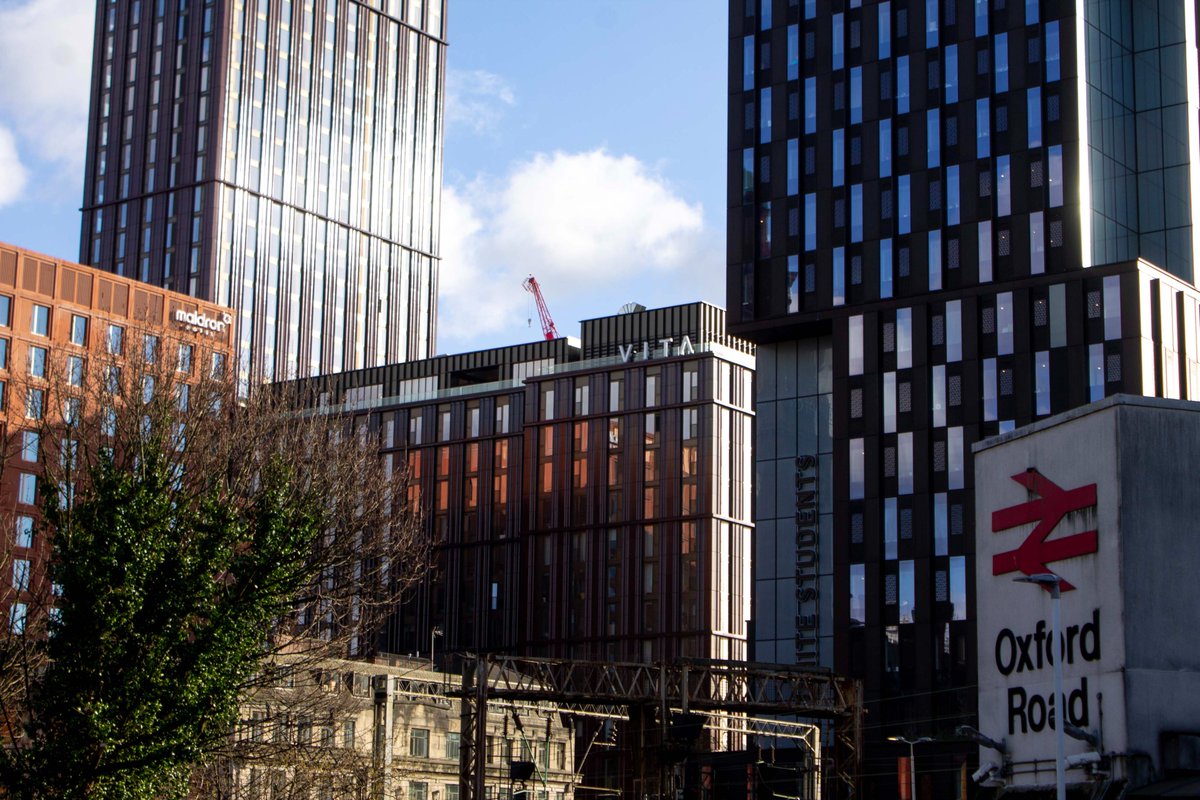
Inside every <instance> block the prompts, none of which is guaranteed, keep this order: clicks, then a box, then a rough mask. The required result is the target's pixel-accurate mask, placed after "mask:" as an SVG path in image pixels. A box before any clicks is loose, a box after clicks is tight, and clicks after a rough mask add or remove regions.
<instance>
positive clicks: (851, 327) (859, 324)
mask: <svg viewBox="0 0 1200 800" xmlns="http://www.w3.org/2000/svg"><path fill="white" fill-rule="evenodd" d="M847 322H848V331H847V334H848V335H847V337H846V338H847V343H848V346H847V349H848V359H849V363H848V364H847V369H846V374H848V375H862V374H863V318H862V315H861V314H859V315H856V316H852V317H850V318H849V319H848V320H847Z"/></svg>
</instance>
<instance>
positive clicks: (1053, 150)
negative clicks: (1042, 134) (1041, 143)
mask: <svg viewBox="0 0 1200 800" xmlns="http://www.w3.org/2000/svg"><path fill="white" fill-rule="evenodd" d="M1049 156H1050V192H1049V194H1050V207H1051V208H1058V207H1059V206H1061V205H1062V204H1063V164H1062V145H1061V144H1055V145H1051V146H1050V150H1049Z"/></svg>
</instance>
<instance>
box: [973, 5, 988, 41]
mask: <svg viewBox="0 0 1200 800" xmlns="http://www.w3.org/2000/svg"><path fill="white" fill-rule="evenodd" d="M987 32H988V0H975V35H976V36H987Z"/></svg>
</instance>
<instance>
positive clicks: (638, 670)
mask: <svg viewBox="0 0 1200 800" xmlns="http://www.w3.org/2000/svg"><path fill="white" fill-rule="evenodd" d="M448 694H449V695H450V696H452V697H459V698H461V700H462V726H461V729H460V734H461V739H460V742H461V745H460V747H461V749H460V753H459V784H460V796H461V800H484V775H485V769H484V759H486V752H487V751H486V730H487V714H488V704H489V702H491V701H507V702H523V703H535V702H552V703H554V704H555V705H557V706H558V707H559V708H560V709H562V710H565V711H567V712H568V713H569V712H570V710H571V709H574V708H577V709H580V710H581V711H583V713H585V714H587V713H589V710H592V709H597V708H599V709H603V713H601V714H597V715H598V716H610V715H612V712H613V711H614V710H616V709H624V710H625V711H626V713H627V714H629V715H630V716H632V715H633V714H634V713H635V712H636V711H637V710H638V709H641V710H645V709H647V708H648V709H651V710H653V709H655V708H657V709H660V710H661V711H662V715H661V716H660V720H664V721H665V720H666V719H668V712H670V711H679V712H682V713H684V714H688V713H693V714H703V715H706V716H710V717H712V716H718V717H721V716H727V715H731V714H732V715H744V718H745V721H744V722H743V724H742V726H741V728H742V731H743V732H746V733H759V734H761V735H766V736H779V735H780V734H781V733H784V731H783V730H782V729H780V728H779V726H777V725H775V724H773V723H774V722H775V720H771V719H755V717H756V716H760V717H779V716H798V717H803V718H808V719H813V720H825V721H831V722H832V723H833V725H834V733H835V748H834V756H833V767H832V770H831V772H832V775H831V777H833V778H834V779H835V780H836V782H837V786H836V787H834V795H835V796H836V797H839V798H842V799H843V800H855V798H856V792H857V784H858V776H859V769H860V761H861V752H862V719H863V696H862V684H861V683H860V682H859V681H857V680H853V679H850V678H844V677H839V676H837V675H833V674H832V673H829V672H825V671H818V670H805V669H800V668H787V667H781V666H779V665H776V664H753V663H747V662H739V661H707V660H690V659H689V660H679V661H673V662H669V663H658V664H633V663H614V662H607V661H568V660H558V659H543V658H519V657H510V656H479V657H475V658H473V659H469V660H468V661H467V662H466V664H465V665H464V668H463V681H462V688H461V690H453V691H450V692H448ZM664 724H665V723H664ZM642 751H643V749H642V748H634V749H633V752H634V757H635V758H638V757H640V755H641V753H642ZM818 763H819V762H818Z"/></svg>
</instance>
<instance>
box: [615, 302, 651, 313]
mask: <svg viewBox="0 0 1200 800" xmlns="http://www.w3.org/2000/svg"><path fill="white" fill-rule="evenodd" d="M645 310H646V307H645V306H644V305H642V304H641V303H626V304H625V305H623V306H621V310H620V311H618V312H617V313H618V314H636V313H637V312H639V311H645Z"/></svg>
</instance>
